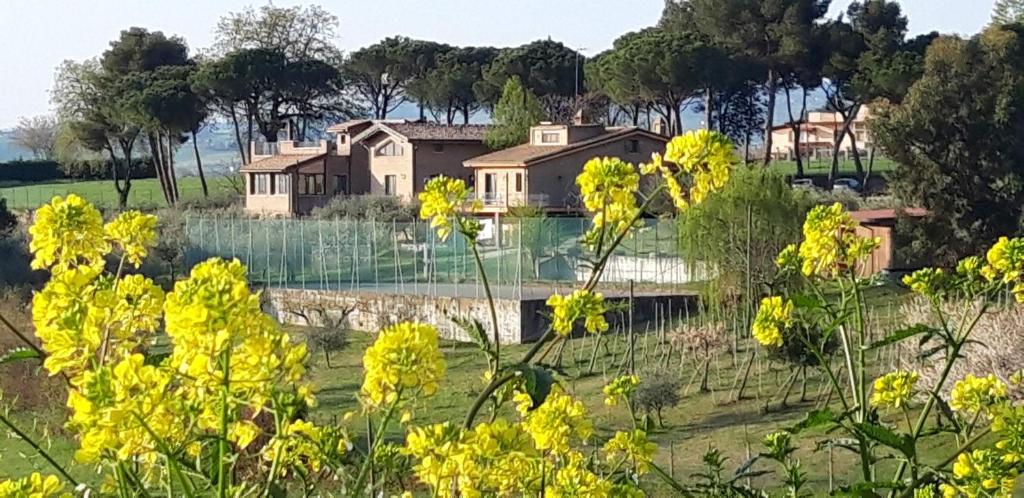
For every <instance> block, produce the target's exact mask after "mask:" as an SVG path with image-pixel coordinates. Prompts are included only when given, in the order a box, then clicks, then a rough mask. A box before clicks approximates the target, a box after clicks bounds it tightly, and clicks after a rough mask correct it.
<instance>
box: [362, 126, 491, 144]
mask: <svg viewBox="0 0 1024 498" xmlns="http://www.w3.org/2000/svg"><path fill="white" fill-rule="evenodd" d="M380 125H381V126H382V127H387V128H390V129H391V130H392V131H394V132H395V133H397V134H399V135H402V136H403V137H405V138H406V140H453V141H467V142H479V141H483V139H484V135H485V134H486V133H487V129H488V128H489V126H487V125H452V126H448V125H443V124H437V123H380Z"/></svg>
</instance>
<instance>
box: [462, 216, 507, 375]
mask: <svg viewBox="0 0 1024 498" xmlns="http://www.w3.org/2000/svg"><path fill="white" fill-rule="evenodd" d="M459 225H460V226H461V225H462V219H461V218H460V219H459ZM463 233H465V232H463ZM466 241H467V242H469V245H470V247H472V248H473V259H475V260H476V268H477V271H479V273H480V280H481V282H482V283H483V284H484V295H485V296H487V307H488V308H490V311H491V326H492V327H494V370H493V373H494V374H497V373H498V369H499V368H501V334H499V333H498V311H497V309H496V308H495V307H494V296H493V295H492V294H491V284H490V282H489V281H488V280H487V272H486V271H484V261H483V259H482V258H481V257H480V250H479V249H478V248H477V246H476V240H475V239H470V238H469V236H466Z"/></svg>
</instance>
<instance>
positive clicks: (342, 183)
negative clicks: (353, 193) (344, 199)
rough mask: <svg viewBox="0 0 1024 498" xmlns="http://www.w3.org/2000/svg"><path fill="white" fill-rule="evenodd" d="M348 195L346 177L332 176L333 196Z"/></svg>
mask: <svg viewBox="0 0 1024 498" xmlns="http://www.w3.org/2000/svg"><path fill="white" fill-rule="evenodd" d="M347 193H348V175H334V194H335V195H338V194H347Z"/></svg>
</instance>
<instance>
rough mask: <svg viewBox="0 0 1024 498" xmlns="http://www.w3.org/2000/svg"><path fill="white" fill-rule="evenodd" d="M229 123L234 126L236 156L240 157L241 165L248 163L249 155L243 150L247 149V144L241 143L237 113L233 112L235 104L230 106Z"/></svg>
mask: <svg viewBox="0 0 1024 498" xmlns="http://www.w3.org/2000/svg"><path fill="white" fill-rule="evenodd" d="M231 123H232V124H233V125H234V127H235V142H236V143H238V157H240V158H241V159H242V165H246V164H249V157H248V155H247V154H246V153H245V151H247V150H249V144H243V143H242V130H241V128H240V127H239V126H238V113H236V112H235V106H231Z"/></svg>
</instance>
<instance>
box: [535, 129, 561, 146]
mask: <svg viewBox="0 0 1024 498" xmlns="http://www.w3.org/2000/svg"><path fill="white" fill-rule="evenodd" d="M558 135H559V133H558V132H557V131H543V132H541V133H540V143H542V144H557V143H558V141H559V136H558Z"/></svg>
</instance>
